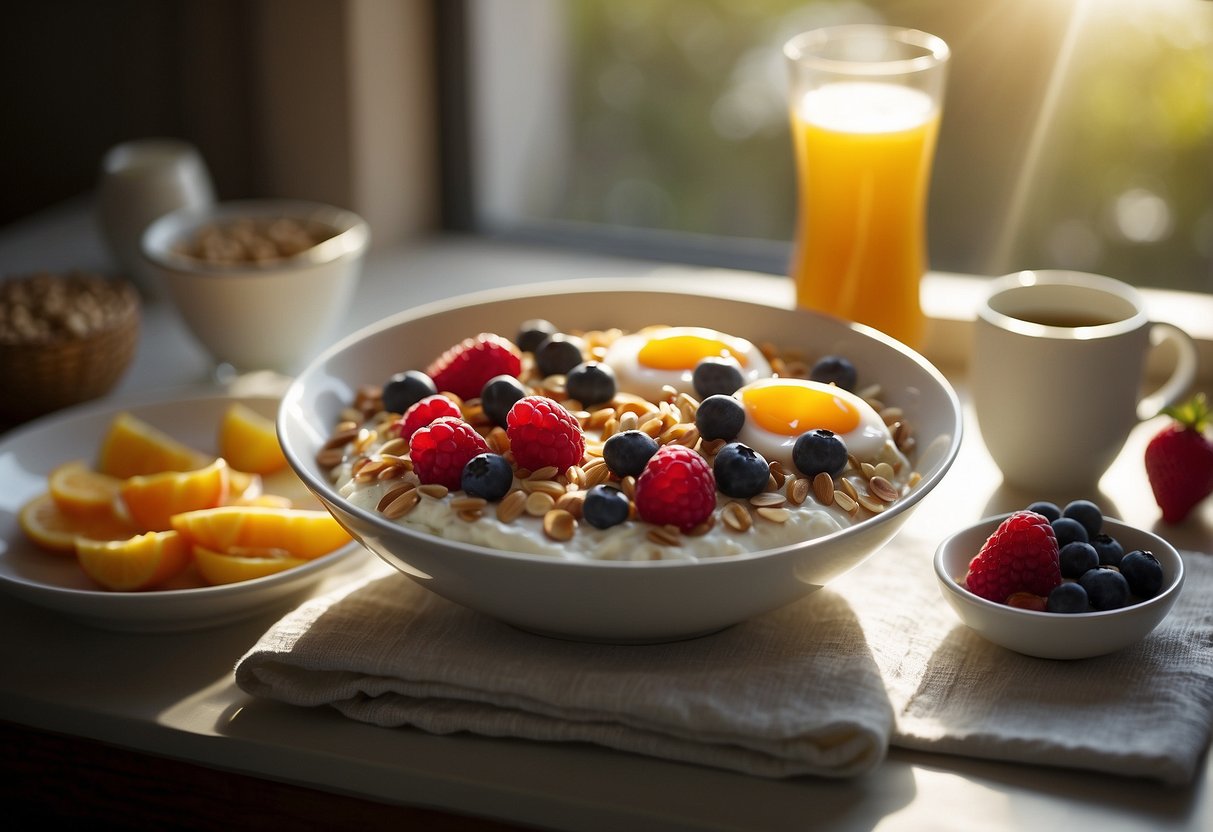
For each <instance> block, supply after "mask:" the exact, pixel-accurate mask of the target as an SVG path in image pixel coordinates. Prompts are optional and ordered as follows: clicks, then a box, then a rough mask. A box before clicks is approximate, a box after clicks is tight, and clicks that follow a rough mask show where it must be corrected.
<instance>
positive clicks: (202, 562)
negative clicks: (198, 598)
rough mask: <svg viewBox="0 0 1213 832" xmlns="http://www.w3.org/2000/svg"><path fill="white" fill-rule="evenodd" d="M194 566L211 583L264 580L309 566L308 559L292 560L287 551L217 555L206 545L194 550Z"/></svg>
mask: <svg viewBox="0 0 1213 832" xmlns="http://www.w3.org/2000/svg"><path fill="white" fill-rule="evenodd" d="M194 563H195V564H196V566H197V568H198V574H199V575H201V576H202V580H204V581H206V582H207V583H208V584H212V585H215V584H234V583H239V582H241V581H249V580H252V579H253V578H264V577H265V576H266V575H274V574H277V573H278V572H284V571H286V570H287V569H293V568H295V567H296V566H301V565H303V564H305V563H307V560H305V559H304V558H296V557H291V556H290V555H289V554H288V553H287V552H286V551H285V550H283V549H236V550H234V551H231V552H216V551H215V550H214V549H207V548H206V547H204V546H195V547H194Z"/></svg>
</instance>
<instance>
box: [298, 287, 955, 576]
mask: <svg viewBox="0 0 1213 832" xmlns="http://www.w3.org/2000/svg"><path fill="white" fill-rule="evenodd" d="M633 280H637V282H636V283H635V285H633V284H632V281H633ZM653 283H654V282H653V281H651V280H640V279H633V278H609V277H607V278H602V277H595V278H581V279H569V280H555V281H543V282H532V283H525V284H517V285H513V286H508V287H497V288H493V289H486V290H481V291H477V292H472V293H468V294H465V295H461V296H458V297H453V298H444V299H441V300H437V301H432V302H430V303H426V304H421V305H419V306H415V307H412V308H410V309H405V310H402V311H400V312H397V313H394V314H392V315H389V316H387V317H385V318H382V319H380V320H379V321H375V322H373V323H371V324H368V325H367V326H364V327H362V328H361V329H358V330H356V331H355V332H352V333H350V334H349V335H347V336H345V337H344V338H342V339H340V340H338V341H337V342H335V343H334V344H332V345H330V346H329V347H328V348H327V349H325V350H323V351H322V352H321V353H320V354H319V355H317V356H316V357H315V358H313V359H312V360H311V361H310V362H309V363H308V364H307V366H306V367H305V368H304V369H303V370H301V371H300V372H299V373H298V374H296V376H295V377H294V378H293V379H292V380H291V382H290V384H289V385H288V387H287V390H286V392H285V393H284V394H283V396H282V405H281V407H280V408H279V410H278V420H277V431H278V436H279V441H280V443H281V444H282V450H283V452H284V454H285V455H286V458H287V461H288V462H289V464H290V465H291V467H292V468H293V469H294V470H295V473H296V474H297V475H298V476H299V477H300V478H301V479H302V480H303V481H304V483H305V484H306V485H307V486H308V487H309V488H311V489H312V490H313V492H314V493H316V494H317V496H318V497H320V499H321V500H322V502H326V503H328V502H337V503H338V504H339V505H340V506H341V509H342V510H343V511H348V512H350V513H352V514H353V515H355V516H356V517H358V518H359V519H360V520H361V521H363V522H366V523H369V524H371V526H372V527H374V528H377V529H381V530H383V531H384V532H386V533H391V534H403V535H404V536H405V537H406V538H415V539H417V540H418V541H421V542H425V543H426V544H428V545H439V546H448V547H452V548H457V549H459V550H460V551H461V552H464V553H468V554H474V555H478V556H492V557H493V558H496V559H506V560H516V561H519V562H523V563H530V564H546V565H552V566H553V567H554V568H565V569H573V568H576V569H586V568H592V569H623V570H635V569H690V568H693V567H698V568H704V567H708V568H718V569H724V568H730V567H732V566H733V565H735V564H738V563H741V562H746V561H750V560H756V559H761V558H769V557H777V556H780V555H784V554H787V553H789V552H792V551H800V550H803V549H805V548H808V547H811V546H815V545H821V544H823V543H825V542H827V541H829V542H833V541H836V540H838V539H840V538H845V537H854V536H856V535H858V534H861V533H862V532H864V531H866V530H867V529H868V528H870V527H871V526H873V525H875V524H876V522H877V521H878V522H880V523H883V522H887V521H888V520H889V519H891V518H894V517H896V516H898V515H900V514H904V513H905V512H907V511H909V510H910V509H911V508H913V507H914V506H916V505H917V504H918V503H919V502H920V501H921V500H922V499H923V498H924V497H925V496H926V495H927V494H929V493H930V492H931V491H932V490H934V488H935V486H936V485H938V483H939V481H940V480H941V479H943V477H944V476H945V475H946V474H947V473H948V471H949V470H950V469H951V467H952V465H953V463H954V462H955V461H956V458H957V456H958V454H959V451H960V445H961V441H962V438H963V434H964V415H963V409H962V407H961V404H960V398H959V396H958V395H957V393H956V391H955V389H954V388H953V387H952V385H951V383H950V382H949V381H948V380H947V378H946V377H945V376H944V375H943V373H942V372H941V371H940V370H939V369H938V368H936V367H935V366H934V365H933V364H932V363H931V362H930V361H928V360H927V359H926V358H925V357H923V356H922V355H921V354H919V353H918V352H916V351H915V350H913V349H911V348H910V347H908V346H906V345H905V344H903V343H901V342H900V341H897V340H896V339H894V338H892V337H891V336H889V335H886V334H884V333H883V332H880V331H879V330H876V329H873V328H871V327H868V326H865V325H863V324H858V323H854V322H851V321H845V320H842V319H839V318H835V317H833V316H830V315H826V314H824V313H821V312H815V311H813V310H806V309H795V308H790V307H781V306H772V305H770V304H764V303H761V302H756V301H753V300H745V299H739V298H737V297H735V296H732V295H730V294H728V293H725V292H719V291H714V290H713V288H711V287H708V288H704V289H702V290H697V292H696V296H697V297H702V298H708V299H712V300H728V301H731V302H735V303H744V304H747V305H750V306H754V307H759V308H763V309H769V310H771V311H777V312H794V313H799V314H805V315H809V316H812V317H820V318H823V319H831V320H834V321H837V322H838V323H840V324H841V325H843V326H844V327H847V328H849V329H851V330H852V331H854V332H857V333H859V334H861V335H863V336H865V337H868V338H871V339H873V340H876V341H878V342H880V343H882V344H884V345H885V346H887V347H889V348H891V349H893V350H895V351H897V352H899V353H902V354H903V355H905V356H906V357H908V358H909V359H910V360H911V361H913V362H914V363H915V364H916V365H917V366H918V367H919V369H921V370H922V371H923V372H925V373H926V374H927V375H928V376H929V377H930V378H931V379H932V380H933V381H935V383H936V384H937V385H938V387H939V389H940V390H942V391H943V393H944V396H945V398H946V400H947V402H948V405H949V409H950V410H951V412H952V414H953V416H954V417H955V420H954V423H955V431H954V432H953V434H952V435H951V436H950V437H949V439H948V442H947V447H946V449H945V451H944V453H943V455H942V457H941V459H940V462H939V465H938V467H937V468H936V470H935V471H933V472H932V473H931V474H930V475H929V476H926V477H923V479H922V481H921V482H920V483H919V485H918V486H916V487H915V488H914V489H913V490H912V491H911V492H910V493H909V494H908V495H907V496H906V497H904V498H902V499H901V500H898V501H897V502H896V503H894V504H893V505H892V506H890V507H889V508H888V509H886V510H885V511H883V512H881V514H880V515H878V516H876V517H871V518H868V519H866V520H864V521H862V522H860V523H856V524H854V525H852V526H847V527H846V528H843V529H839V530H837V531H834V532H831V533H830V534H828V535H824V536H822V537H817V538H811V539H809V540H801V541H798V542H795V543H789V544H786V545H784V546H779V547H776V548H773V549H761V550H755V551H751V552H741V553H738V554H734V555H721V556H716V557H708V558H701V559H681V558H679V559H670V560H657V561H627V560H598V559H579V560H572V559H567V558H561V559H556V558H553V557H552V556H551V555H539V554H532V553H529V552H514V551H510V550H506V549H494V548H492V547H488V546H482V545H479V544H474V543H465V542H462V541H453V540H449V539H447V538H444V537H440V536H438V535H432V534H427V533H424V532H418V531H414V530H413V529H410V528H408V527H406V526H403V525H400V524H397V523H394V522H392V521H390V520H387V519H385V518H383V517H382V516H380V515H378V514H376V513H374V512H371V511H368V510H366V509H363V508H359V507H358V506H355V505H353V504H352V503H350V502H349V501H347V500H344V499H343V498H342V497H341V496H340V495H339V494H337V493H336V491H335V489H333V487H332V486H331V484H329V483H328V482H326V481H325V480H324V479H323V478H319V477H316V476H314V475H313V474H312V471H311V470H310V469H309V468H308V467H307V466H306V465H305V464H303V462H302V460H300V459H299V458H298V456H297V455H296V449H295V448H293V447H292V446H291V443H290V442H289V441H288V438H287V433H288V431H287V428H286V425H287V423H288V421H289V418H290V415H291V411H292V409H293V408H295V407H297V406H298V403H299V401H300V399H301V398H302V397H303V390H304V386H305V383H306V380H307V379H308V377H309V376H311V375H312V373H313V372H315V371H316V370H317V368H318V367H320V366H322V365H323V364H324V363H326V362H328V361H329V360H331V359H332V358H333V357H335V356H336V355H338V354H340V353H341V352H343V351H345V350H347V349H349V348H350V347H351V346H353V345H354V344H356V343H357V342H359V341H362V340H364V339H366V338H368V337H371V336H373V335H376V334H378V333H381V332H383V331H386V330H389V329H393V328H396V327H399V326H402V325H404V324H407V323H409V322H412V321H415V320H420V319H422V318H426V317H429V316H432V315H437V314H443V313H450V312H454V311H457V310H459V309H460V308H462V307H465V306H483V305H487V304H492V303H494V302H500V301H504V300H517V299H520V298H525V297H534V296H546V295H548V294H551V293H553V292H557V293H560V294H564V295H568V294H595V293H599V294H601V293H622V292H627V293H630V294H635V293H637V292H645V293H648V294H654V295H657V294H664V295H670V294H686V292H684V291H679V290H677V289H674V288H668V287H661V286H657V285H653ZM321 495H323V496H321Z"/></svg>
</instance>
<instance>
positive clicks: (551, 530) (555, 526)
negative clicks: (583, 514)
mask: <svg viewBox="0 0 1213 832" xmlns="http://www.w3.org/2000/svg"><path fill="white" fill-rule="evenodd" d="M576 531H577V519H576V518H575V517H573V515H571V514H569V513H568V512H567V511H565V510H564V509H560V508H553V509H551V510H550V511H548V512H547V513H545V514H544V515H543V533H544V534H546V535H547V536H548V537H550V538H551V539H552V540H557V541H561V542H564V541H566V540H572V539H573V533H574V532H576Z"/></svg>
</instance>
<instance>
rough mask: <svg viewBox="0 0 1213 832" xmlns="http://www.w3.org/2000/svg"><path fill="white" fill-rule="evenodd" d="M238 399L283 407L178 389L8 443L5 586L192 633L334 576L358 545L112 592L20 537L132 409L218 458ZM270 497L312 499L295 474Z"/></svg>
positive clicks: (0, 581)
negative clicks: (45, 497)
mask: <svg viewBox="0 0 1213 832" xmlns="http://www.w3.org/2000/svg"><path fill="white" fill-rule="evenodd" d="M233 401H241V402H244V403H245V404H247V405H248V406H249V407H251V408H253V409H254V410H256V411H258V412H260V413H262V414H264V415H266V416H269V417H271V418H272V417H273V416H274V414H275V413H276V412H277V409H278V400H277V399H276V398H272V397H231V396H227V395H222V394H216V393H213V392H192V393H184V394H183V393H182V392H180V391H175V392H174V393H172V394H170V395H167V396H161V397H150V398H141V399H137V400H136V399H130V400H122V401H110V400H106V401H102V402H97V403H93V404H89V405H84V406H81V407H76V408H71V409H70V410H65V411H62V412H61V413H59V414H56V415H54V416H49V417H46V418H43V419H40V420H38V421H36V422H32V423H30V424H29V425H26V426H23V427H21V428H19V429H17V430H13V431H11V432H9V433H8V434H5V435H4V436H2V437H0V483H3V484H4V487H3V489H0V589H3V590H4V591H5V592H8V593H9V594H11V595H14V596H16V597H18V598H21V599H24V600H25V601H28V602H30V603H33V604H37V605H39V606H42V607H46V608H48V609H52V610H56V611H58V612H61V613H65V614H67V615H69V616H71V617H73V618H76V619H78V620H80V621H83V622H85V623H88V624H91V625H93V626H96V627H102V628H105V629H111V630H127V631H147V632H154V631H171V630H193V629H201V628H204V627H214V626H219V625H221V624H226V623H229V622H232V621H236V620H239V619H242V618H246V617H250V616H253V615H257V614H258V613H261V612H265V611H266V610H267V609H270V608H272V607H273V605H274V604H276V603H278V602H284V601H285V599H287V598H290V597H293V596H295V595H299V594H302V593H303V592H305V591H306V590H307V589H309V588H310V587H311V586H313V585H314V584H315V583H316V582H317V581H319V580H320V579H321V578H322V577H323V576H324V574H325V572H326V571H327V570H329V569H330V568H332V567H333V566H336V565H337V564H339V563H341V562H342V561H344V560H345V559H346V558H347V557H348V556H349V555H350V554H352V553H353V552H357V551H360V548H361V547H360V546H359V545H358V544H357V543H351V544H350V545H349V546H345V547H342V548H341V549H339V550H337V551H336V552H333V553H332V554H329V555H325V556H324V557H321V558H317V559H316V560H314V561H312V562H311V563H307V564H305V565H303V566H300V567H297V568H295V569H289V570H287V571H285V572H279V573H278V574H276V575H269V576H267V577H264V578H257V579H255V580H251V581H245V582H242V583H236V584H227V585H224V586H202V585H201V583H200V582H198V581H195V582H194V584H193V585H190V582H189V579H188V578H187V579H185V580H184V581H183V583H184V586H183V587H182V588H174V589H166V590H158V591H150V592H110V591H106V590H101V589H98V588H97V586H96V584H94V583H93V582H92V581H91V580H90V579H89V577H88V576H87V575H85V574H84V572H83V571H82V570H81V569H80V567H79V565H78V564H77V563H76V561H75V559H74V558H72V557H71V556H65V555H58V554H54V553H50V552H46V551H43V550H41V549H39V548H38V547H36V546H34V545H33V544H32V543H31V542H30V541H29V540H28V539H27V538H26V536H25V534H24V532H22V531H21V528H20V526H19V525H18V523H17V513H18V511H19V510H20V508H21V506H22V505H23V504H24V503H25V502H26V501H27V500H29V499H31V498H32V497H35V496H37V495H38V494H40V493H42V492H44V491H46V488H47V482H46V477H47V474H48V473H50V471H51V470H52V469H53V468H54V467H55V466H56V465H59V464H60V463H63V462H68V461H70V460H73V459H87V460H90V461H91V460H94V459H96V455H97V450H98V448H99V447H100V443H101V438H102V437H103V436H104V434H105V431H106V429H107V428H108V427H109V424H110V420H111V419H112V418H113V417H114V416H115V415H117V414H118V413H120V412H122V411H124V410H125V411H129V412H130V413H132V414H134V415H135V416H137V417H138V418H140V419H142V420H144V421H145V422H147V423H149V424H151V425H153V426H155V427H158V428H160V429H162V430H164V431H165V432H167V433H168V434H169V435H171V436H173V437H174V438H176V439H178V440H180V441H182V442H184V443H186V444H187V445H190V446H192V447H195V448H198V449H199V450H203V451H208V450H209V451H214V449H215V447H216V440H217V434H218V429H219V422H220V418H221V417H222V415H223V412H224V410H225V409H226V408H227V406H228V405H229V404H231V403H232V402H233ZM265 490H266V491H269V492H273V493H286V495H287V496H290V497H292V498H298V499H300V500H307V501H309V502H310V501H311V497H310V495H309V494H308V492H307V490H306V489H305V488H303V486H302V484H301V483H298V481H297V479H296V478H295V476H294V474H293V473H291V472H289V470H288V471H287V472H284V474H283V475H281V476H280V475H275V476H274V477H272V478H267V479H266V481H265ZM300 504H302V503H300ZM316 505H317V507H318V504H316ZM309 507H311V506H310V505H309Z"/></svg>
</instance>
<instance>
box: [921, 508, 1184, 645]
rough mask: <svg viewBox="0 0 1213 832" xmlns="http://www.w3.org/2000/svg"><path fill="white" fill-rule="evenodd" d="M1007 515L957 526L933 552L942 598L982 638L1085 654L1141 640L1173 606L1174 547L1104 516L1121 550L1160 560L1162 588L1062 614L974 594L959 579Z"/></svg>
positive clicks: (1180, 573)
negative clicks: (1137, 599)
mask: <svg viewBox="0 0 1213 832" xmlns="http://www.w3.org/2000/svg"><path fill="white" fill-rule="evenodd" d="M1007 516H1008V515H1005V514H1004V515H1001V516H998V517H989V518H986V519H985V520H982V521H980V522H978V523H977V524H975V525H972V526H969V527H967V528H965V529H962V530H961V531H958V532H956V533H955V534H953V535H952V536H950V537H948V538H947V539H946V540H944V541H943V542H942V543H940V544H939V548H938V549H937V550H936V552H935V576H936V577H937V578H938V579H939V587H940V590H941V591H942V593H943V597H944V600H946V601H947V602H948V604H949V605H950V606H951V607H952V609H953V610H954V611H955V612H956V614H957V615H958V616H959V617H960V620H961V621H963V622H964V623H965V624H967V625H968V626H969V627H970V628H971V629H972V630H973V631H974V632H976V633H977V634H978V635H980V636H982V637H983V638H985V639H987V640H989V641H992V642H994V643H995V644H998V645H1001V646H1003V647H1006V648H1007V649H1009V650H1014V651H1015V652H1017V653H1023V654H1024V655H1027V656H1036V657H1038V658H1042V659H1086V658H1091V657H1092V656H1102V655H1105V654H1107V653H1113V652H1115V651H1117V650H1120V649H1123V648H1125V647H1128V646H1129V645H1131V644H1134V643H1136V642H1138V641H1141V640H1142V639H1143V638H1145V637H1146V636H1147V635H1149V634H1150V633H1151V632H1152V631H1153V630H1154V628H1155V627H1157V626H1158V625H1159V624H1160V623H1161V622H1162V620H1163V619H1164V618H1166V617H1167V615H1168V614H1169V613H1170V612H1171V608H1172V607H1173V606H1175V600H1176V599H1177V598H1178V597H1179V591H1180V588H1181V587H1182V586H1183V582H1184V565H1183V560H1182V559H1181V558H1180V557H1179V552H1177V551H1175V547H1174V546H1172V545H1171V544H1170V543H1168V542H1167V541H1165V540H1163V539H1162V538H1161V537H1158V536H1157V535H1154V534H1151V533H1150V532H1147V531H1143V530H1141V529H1136V528H1133V527H1132V526H1127V525H1125V524H1124V523H1121V522H1119V521H1117V520H1112V519H1110V518H1105V519H1104V531H1105V532H1106V533H1107V534H1110V535H1111V536H1112V537H1114V538H1116V539H1117V540H1118V541H1120V543H1121V544H1122V545H1123V546H1124V549H1125V552H1131V551H1133V550H1134V549H1144V550H1146V551H1148V552H1152V553H1153V554H1154V557H1156V558H1158V562H1159V563H1160V564H1161V565H1162V574H1163V588H1162V591H1161V592H1159V593H1158V595H1156V596H1154V597H1153V598H1151V599H1149V600H1147V601H1143V602H1141V603H1139V604H1134V605H1133V606H1129V607H1123V608H1121V609H1118V610H1105V611H1103V612H1084V613H1071V614H1062V613H1050V612H1036V611H1035V610H1024V609H1019V608H1017V607H1009V606H1007V605H1006V604H998V603H995V602H993V601H987V600H986V599H985V598H981V597H979V596H977V595H974V594H973V593H972V592H969V590H967V589H965V588H964V587H963V586H961V583H960V582H961V581H963V580H964V576H965V575H966V574H967V573H968V571H969V562H970V561H972V559H973V558H974V557H975V556H976V555H977V553H978V552H979V551H981V547H982V544H983V543H985V541H986V538H988V537H989V536H990V535H991V534H993V533H994V531H995V529H997V528H998V525H999V524H1000V523H1001V522H1002V521H1003V520H1005V519H1006V518H1007Z"/></svg>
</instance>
